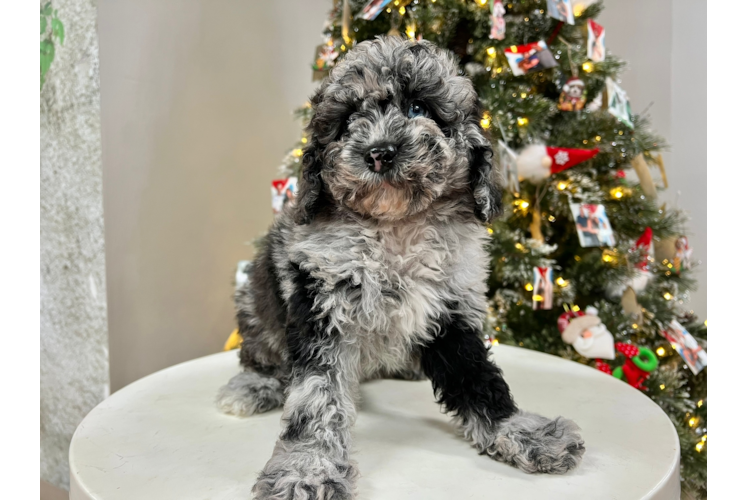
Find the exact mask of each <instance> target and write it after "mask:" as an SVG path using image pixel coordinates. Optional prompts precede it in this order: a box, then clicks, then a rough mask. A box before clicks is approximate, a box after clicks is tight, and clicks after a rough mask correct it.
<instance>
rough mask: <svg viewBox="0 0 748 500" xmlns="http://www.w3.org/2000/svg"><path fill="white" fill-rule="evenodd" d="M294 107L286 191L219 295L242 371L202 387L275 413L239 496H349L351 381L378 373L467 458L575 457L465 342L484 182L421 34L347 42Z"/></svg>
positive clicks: (468, 108)
mask: <svg viewBox="0 0 748 500" xmlns="http://www.w3.org/2000/svg"><path fill="white" fill-rule="evenodd" d="M311 104H312V111H313V114H312V118H311V121H310V124H309V129H308V136H309V138H310V140H309V144H308V146H307V147H306V148H305V150H304V154H303V172H302V178H301V180H300V184H299V194H298V196H297V199H296V201H295V203H294V204H291V205H289V206H287V207H286V209H285V210H284V212H283V213H281V214H280V215H279V216H278V218H277V219H276V221H275V223H274V224H273V227H272V228H271V229H270V232H269V234H268V237H267V238H266V241H265V244H264V246H263V247H262V248H261V249H260V251H259V253H258V256H257V258H256V259H255V261H254V264H253V265H252V268H251V272H250V279H249V281H248V283H247V284H246V285H244V286H243V287H242V288H241V289H240V290H238V292H237V294H236V308H237V321H238V323H239V331H240V333H241V335H242V337H243V339H244V340H243V343H242V347H241V352H240V360H241V365H242V367H243V368H244V371H243V372H242V373H240V374H239V375H237V376H236V377H234V378H233V379H232V380H231V381H230V382H229V383H228V384H227V385H226V386H224V387H223V388H221V390H220V392H219V395H218V405H219V406H220V407H221V408H222V409H223V410H224V411H226V412H228V413H234V414H238V415H249V414H252V413H259V412H263V411H268V410H270V409H273V408H277V407H279V406H283V430H282V432H281V435H280V437H279V440H278V442H277V444H276V447H275V450H274V452H273V456H272V457H271V458H270V460H269V461H268V463H267V464H266V466H265V467H264V469H263V471H262V472H261V473H260V476H259V478H258V480H257V483H256V484H255V487H254V489H253V492H254V494H255V496H256V498H260V499H284V500H285V499H298V500H303V499H349V498H353V497H354V496H355V481H356V477H357V476H358V472H357V468H356V464H355V462H354V461H353V460H352V459H351V456H350V450H351V446H352V443H351V426H352V425H353V423H354V421H355V417H356V401H357V399H358V394H359V384H360V382H361V381H362V380H367V379H371V378H376V377H380V376H395V377H402V378H412V379H417V378H420V377H421V376H423V374H425V375H426V376H428V377H429V378H430V379H431V382H432V384H433V387H434V393H435V395H436V398H437V401H438V402H439V404H441V405H442V407H443V409H444V410H445V411H448V412H450V413H451V414H453V415H454V417H455V422H456V425H457V426H458V428H459V429H460V432H461V433H462V434H463V435H464V436H465V438H466V439H467V440H468V441H469V442H470V443H471V444H472V445H473V446H475V447H476V448H477V449H478V451H479V452H480V453H484V454H486V455H488V456H490V457H491V458H494V459H496V460H500V461H503V462H506V463H509V464H511V465H514V466H516V467H519V468H521V469H522V470H524V471H526V472H547V473H563V472H566V471H567V470H569V469H571V468H573V467H575V466H576V465H577V464H578V463H579V461H580V460H581V456H582V454H583V452H584V446H583V441H582V439H581V437H580V435H579V429H578V428H577V427H576V425H575V424H574V423H573V422H571V421H569V420H565V419H563V418H560V417H559V418H557V419H555V420H550V419H547V418H545V417H541V416H539V415H534V414H531V413H527V412H524V411H522V410H518V408H517V406H516V405H515V403H514V401H513V400H512V396H511V393H510V391H509V387H508V385H507V384H506V382H505V381H504V379H503V377H502V374H501V370H499V368H498V367H497V366H496V365H495V364H494V363H493V362H492V361H491V360H490V359H489V358H488V353H487V351H486V349H485V348H484V346H483V343H482V340H481V338H480V336H481V331H482V325H483V320H484V315H485V310H486V300H485V295H486V291H487V290H486V278H487V273H488V268H489V258H488V255H487V252H486V250H485V244H486V243H487V232H486V230H485V227H484V225H483V223H484V222H486V221H490V220H491V219H492V218H494V217H495V216H496V215H498V213H499V212H500V208H501V192H500V190H499V189H498V187H497V186H498V183H497V178H496V172H495V169H494V168H493V162H492V154H493V153H492V149H491V145H490V142H489V141H488V140H487V139H486V138H485V137H484V136H483V134H482V131H481V129H480V126H479V120H480V116H481V112H480V108H479V106H478V100H477V96H476V93H475V90H474V89H473V86H472V84H471V82H470V81H469V80H468V79H467V78H464V77H462V76H459V75H458V73H457V67H456V65H455V62H454V61H453V60H452V58H451V57H450V56H449V55H448V54H447V53H445V52H443V51H441V50H439V49H437V48H436V47H435V46H433V45H432V44H430V43H428V42H411V41H405V40H402V39H400V38H396V37H387V38H381V39H377V40H373V41H367V42H362V43H360V44H358V45H356V46H355V47H353V48H352V49H351V50H350V52H349V53H348V54H347V55H346V57H345V58H344V59H343V60H342V61H340V62H339V63H338V65H337V66H336V67H335V68H333V70H332V71H331V74H330V76H329V77H328V78H327V79H326V80H325V81H324V82H323V83H322V85H321V86H320V88H319V89H318V90H317V91H316V93H315V95H314V96H313V97H312V99H311ZM386 147H389V148H390V149H387V151H396V155H395V156H394V157H390V159H389V160H388V161H390V160H391V163H389V164H388V165H387V166H388V168H387V169H382V170H378V169H375V168H372V166H373V165H378V164H376V163H375V161H379V160H378V159H377V160H374V159H373V158H375V157H374V156H372V157H371V158H367V155H372V151H381V150H383V148H386ZM376 148H380V149H376ZM376 158H379V157H376ZM393 158H394V159H393Z"/></svg>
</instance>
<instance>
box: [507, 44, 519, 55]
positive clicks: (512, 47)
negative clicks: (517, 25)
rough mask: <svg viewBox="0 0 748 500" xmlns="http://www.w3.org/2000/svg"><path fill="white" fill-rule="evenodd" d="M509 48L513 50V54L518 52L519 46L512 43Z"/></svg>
mask: <svg viewBox="0 0 748 500" xmlns="http://www.w3.org/2000/svg"><path fill="white" fill-rule="evenodd" d="M509 50H511V51H512V53H513V54H516V53H517V46H516V45H512V46H511V47H509Z"/></svg>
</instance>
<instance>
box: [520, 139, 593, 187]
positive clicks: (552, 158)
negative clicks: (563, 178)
mask: <svg viewBox="0 0 748 500" xmlns="http://www.w3.org/2000/svg"><path fill="white" fill-rule="evenodd" d="M599 151H600V150H599V149H597V148H595V149H571V148H557V147H553V146H545V145H543V144H532V145H530V146H527V147H526V148H525V149H523V150H522V152H521V153H520V154H519V155H518V156H517V174H518V175H519V179H520V180H527V181H529V182H530V183H532V184H540V183H541V182H542V181H543V180H545V179H547V178H548V177H550V176H551V175H552V174H557V173H559V172H562V171H564V170H566V169H567V168H571V167H573V166H574V165H577V164H579V163H582V162H583V161H587V160H589V159H591V158H594V156H595V155H596V154H597V153H598V152H599Z"/></svg>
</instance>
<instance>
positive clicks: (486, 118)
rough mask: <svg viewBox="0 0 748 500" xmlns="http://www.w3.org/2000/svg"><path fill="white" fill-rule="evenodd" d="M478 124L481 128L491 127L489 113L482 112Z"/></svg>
mask: <svg viewBox="0 0 748 500" xmlns="http://www.w3.org/2000/svg"><path fill="white" fill-rule="evenodd" d="M480 126H481V128H482V129H483V130H488V129H489V127H491V115H490V114H489V113H488V112H485V113H483V118H481V120H480Z"/></svg>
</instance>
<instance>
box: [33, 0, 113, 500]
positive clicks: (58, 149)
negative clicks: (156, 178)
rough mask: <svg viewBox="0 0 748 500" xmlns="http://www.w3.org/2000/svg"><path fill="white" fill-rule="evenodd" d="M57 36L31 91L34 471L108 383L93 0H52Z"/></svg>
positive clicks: (64, 474)
mask: <svg viewBox="0 0 748 500" xmlns="http://www.w3.org/2000/svg"><path fill="white" fill-rule="evenodd" d="M54 7H55V8H56V9H58V11H59V17H60V19H61V20H62V22H63V23H64V25H65V31H66V37H65V43H64V45H63V46H62V47H60V46H58V47H57V51H56V52H57V54H56V56H55V61H54V62H53V64H52V67H51V68H50V70H49V73H48V74H47V82H46V83H45V86H44V88H43V89H42V92H41V98H40V102H41V109H40V122H41V127H40V135H41V137H40V139H41V140H40V142H41V220H40V226H41V256H40V261H41V300H40V302H41V304H40V305H41V312H40V321H41V328H40V334H41V360H40V361H41V387H40V396H41V401H40V418H41V450H40V455H41V478H42V479H43V480H45V481H48V482H50V483H52V484H54V485H55V486H59V487H63V488H67V485H68V460H67V458H68V447H69V444H70V439H71V437H72V435H73V432H74V431H75V428H76V427H77V426H78V423H79V422H80V421H81V420H82V419H83V417H84V416H85V415H86V414H87V413H88V412H89V411H90V410H91V409H92V408H93V407H94V406H95V405H96V404H97V403H99V402H100V401H101V400H102V399H104V398H105V397H106V396H107V394H108V391H109V366H108V353H107V350H108V346H107V318H106V284H105V279H104V274H105V272H104V221H103V211H102V201H101V196H102V195H101V176H102V172H101V142H100V132H99V131H100V121H99V58H98V47H97V39H96V7H95V2H93V1H86V0H67V1H63V0H56V1H55V2H54Z"/></svg>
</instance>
